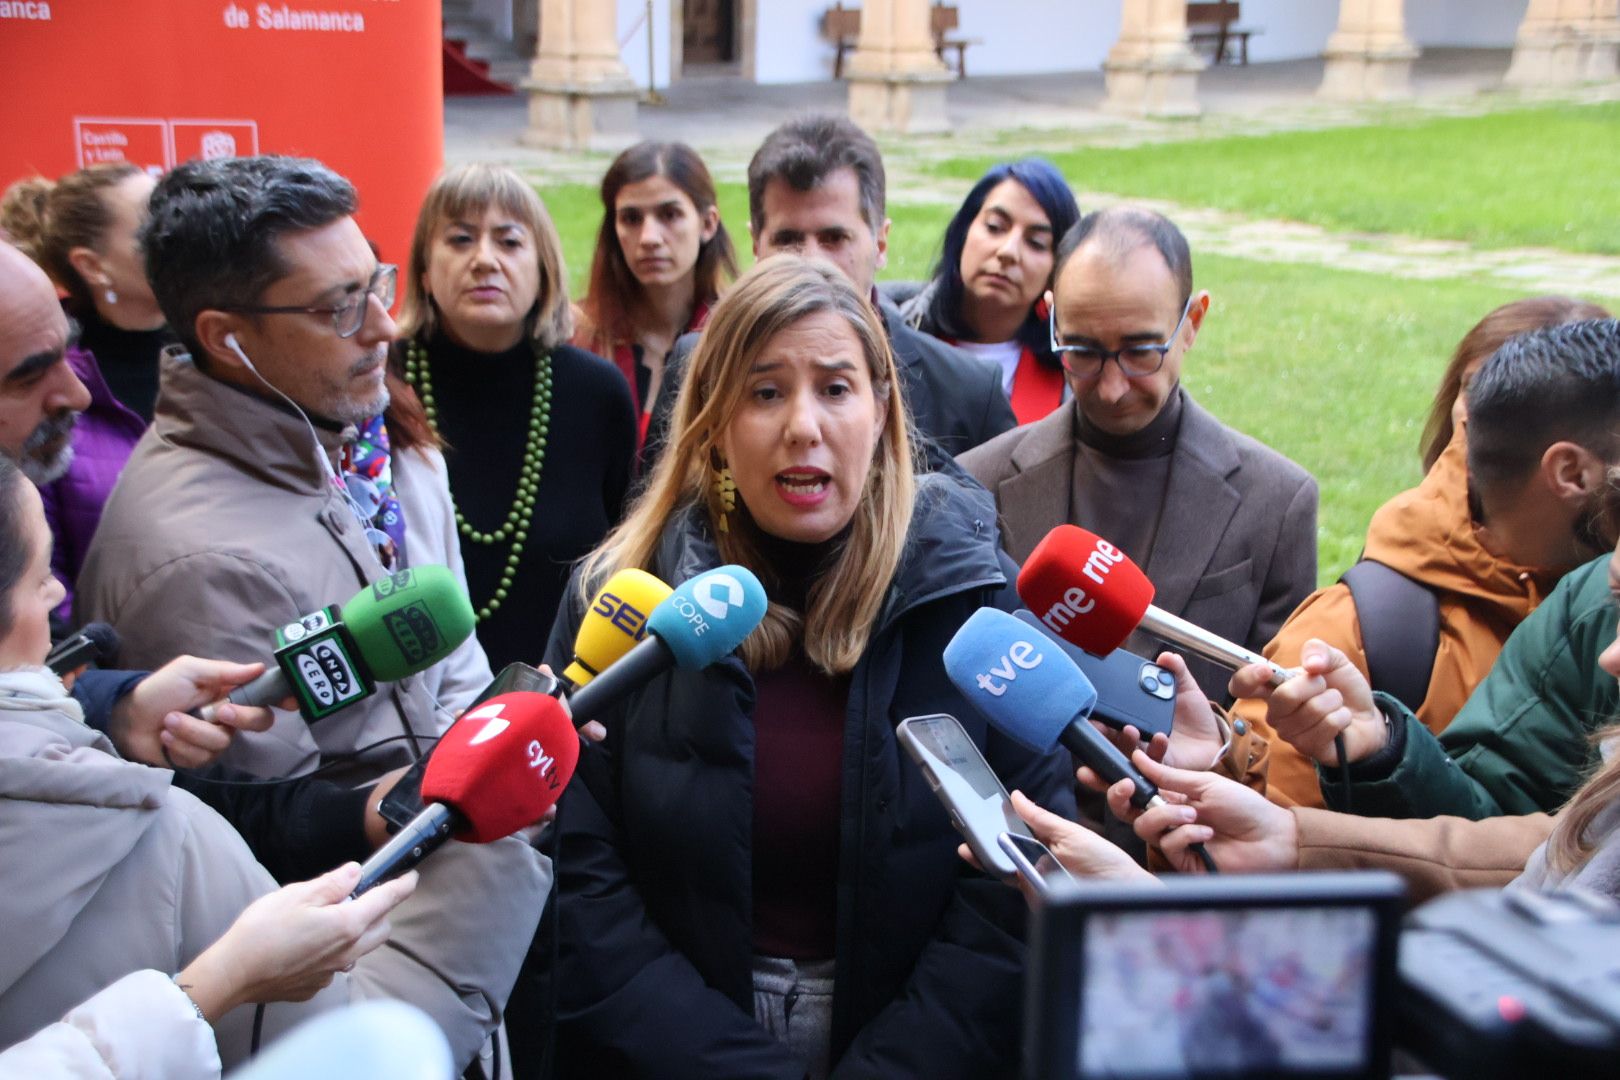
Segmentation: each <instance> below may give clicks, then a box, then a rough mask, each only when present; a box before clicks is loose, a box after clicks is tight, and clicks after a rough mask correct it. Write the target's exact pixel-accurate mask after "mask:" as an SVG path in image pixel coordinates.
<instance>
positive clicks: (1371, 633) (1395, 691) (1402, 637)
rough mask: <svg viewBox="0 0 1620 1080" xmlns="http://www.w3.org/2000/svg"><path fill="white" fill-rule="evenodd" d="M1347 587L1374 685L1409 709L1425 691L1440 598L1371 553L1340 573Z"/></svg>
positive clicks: (1437, 636)
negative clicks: (1379, 560) (1370, 556)
mask: <svg viewBox="0 0 1620 1080" xmlns="http://www.w3.org/2000/svg"><path fill="white" fill-rule="evenodd" d="M1339 580H1340V581H1342V582H1344V584H1345V585H1346V586H1348V587H1349V589H1350V598H1351V600H1352V601H1354V602H1355V605H1356V618H1357V620H1358V621H1359V622H1360V623H1361V643H1362V646H1363V648H1364V649H1365V650H1366V654H1367V673H1368V675H1369V676H1370V680H1369V681H1370V682H1371V683H1372V688H1373V689H1374V690H1382V691H1383V692H1384V693H1386V694H1389V695H1390V696H1391V697H1394V698H1397V699H1399V700H1400V702H1401V703H1402V704H1404V705H1405V706H1406V707H1407V708H1409V709H1411V710H1412V711H1413V712H1416V711H1417V708H1418V706H1419V705H1422V704H1423V699H1424V698H1426V697H1428V696H1429V678H1430V676H1431V675H1432V674H1433V673H1434V658H1435V655H1436V654H1437V653H1438V652H1439V651H1440V599H1439V597H1437V596H1435V594H1434V592H1433V590H1431V589H1430V588H1429V587H1428V586H1426V585H1423V584H1420V583H1419V582H1417V581H1414V580H1412V579H1411V578H1409V577H1407V576H1406V575H1405V574H1403V573H1401V572H1400V571H1398V570H1394V569H1392V568H1390V567H1388V566H1386V565H1384V564H1383V563H1381V562H1377V561H1376V560H1373V559H1362V560H1361V561H1360V562H1358V563H1356V565H1354V566H1352V567H1351V568H1350V569H1348V570H1346V571H1345V572H1344V575H1343V576H1342V577H1340V578H1339Z"/></svg>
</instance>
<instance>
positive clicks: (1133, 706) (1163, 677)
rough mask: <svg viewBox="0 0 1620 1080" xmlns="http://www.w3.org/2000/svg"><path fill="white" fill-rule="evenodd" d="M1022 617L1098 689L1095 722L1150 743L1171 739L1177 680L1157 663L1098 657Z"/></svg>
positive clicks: (1119, 655)
mask: <svg viewBox="0 0 1620 1080" xmlns="http://www.w3.org/2000/svg"><path fill="white" fill-rule="evenodd" d="M1018 617H1019V618H1020V619H1022V620H1024V621H1025V622H1026V623H1028V624H1029V625H1031V626H1033V627H1035V628H1036V629H1037V630H1039V631H1040V632H1041V633H1043V634H1045V635H1046V636H1047V637H1049V638H1051V639H1052V640H1053V641H1054V642H1056V643H1057V644H1058V645H1059V646H1061V647H1062V649H1063V652H1064V654H1065V655H1067V656H1068V658H1069V659H1070V660H1073V661H1074V662H1075V664H1076V665H1078V666H1079V668H1080V670H1081V671H1082V672H1084V673H1085V676H1086V678H1088V679H1090V680H1091V685H1092V686H1095V687H1096V688H1097V706H1096V708H1094V709H1092V711H1091V718H1092V719H1093V720H1101V721H1102V722H1103V723H1105V724H1107V725H1108V726H1110V727H1113V728H1123V727H1125V725H1126V724H1129V725H1131V726H1132V727H1134V728H1136V730H1137V731H1140V732H1141V733H1142V741H1143V742H1147V741H1148V740H1149V739H1151V738H1153V736H1154V735H1157V734H1159V733H1161V732H1162V733H1163V734H1164V736H1165V738H1169V737H1170V731H1171V728H1172V727H1173V726H1174V725H1175V718H1176V677H1175V676H1174V675H1172V674H1170V673H1169V672H1168V671H1166V670H1165V669H1164V668H1162V667H1160V666H1159V665H1158V664H1155V663H1154V662H1153V661H1151V660H1148V659H1145V658H1144V657H1140V656H1137V655H1136V654H1135V653H1133V652H1127V651H1126V650H1124V649H1115V650H1114V651H1113V652H1111V653H1109V654H1108V655H1107V656H1094V655H1092V654H1091V653H1088V652H1086V651H1085V650H1084V649H1081V648H1077V647H1075V646H1073V645H1071V644H1069V643H1068V642H1067V641H1064V640H1063V639H1062V638H1060V637H1058V636H1057V635H1056V634H1055V633H1053V632H1052V631H1051V630H1049V629H1047V628H1046V626H1045V625H1043V624H1042V623H1041V620H1040V619H1038V618H1036V617H1035V615H1034V614H1032V613H1031V612H1028V611H1020V612H1018Z"/></svg>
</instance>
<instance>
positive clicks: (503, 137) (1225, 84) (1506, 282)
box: [445, 49, 1620, 298]
mask: <svg viewBox="0 0 1620 1080" xmlns="http://www.w3.org/2000/svg"><path fill="white" fill-rule="evenodd" d="M1507 61H1508V54H1507V52H1506V51H1503V50H1478V49H1452V50H1435V51H1433V52H1430V53H1427V54H1425V55H1424V56H1423V57H1422V58H1420V60H1419V61H1418V64H1417V66H1416V68H1415V70H1414V73H1413V87H1414V91H1415V93H1414V98H1413V100H1412V101H1411V102H1408V103H1405V104H1402V105H1398V106H1392V105H1372V106H1366V105H1342V104H1331V103H1325V102H1321V101H1318V100H1317V99H1316V98H1315V97H1314V94H1313V91H1314V88H1315V86H1316V85H1317V83H1318V82H1319V81H1320V78H1321V61H1320V60H1301V61H1289V62H1284V63H1272V64H1253V65H1250V66H1249V67H1246V68H1244V67H1233V66H1223V67H1220V68H1212V69H1209V70H1208V71H1206V72H1205V73H1204V75H1203V76H1201V78H1200V98H1201V101H1202V103H1203V106H1204V110H1205V111H1204V115H1203V116H1202V117H1200V118H1198V119H1197V120H1194V121H1187V120H1137V119H1128V118H1122V117H1118V116H1113V115H1110V114H1108V113H1104V112H1103V111H1102V110H1101V108H1100V106H1101V103H1102V99H1103V84H1102V76H1101V74H1100V73H1098V72H1079V73H1070V74H1063V75H1044V76H1029V77H1023V78H974V79H969V80H966V81H963V82H959V83H954V84H952V85H951V87H950V97H949V100H948V112H949V115H950V118H951V121H952V124H953V126H954V130H953V131H952V132H951V133H950V134H946V135H934V136H916V137H906V138H895V139H885V140H883V149H884V159H885V164H886V165H887V167H888V171H889V192H890V199H891V201H892V202H894V203H897V204H899V203H935V204H949V205H954V204H955V203H956V202H957V201H958V200H960V199H961V197H962V195H963V194H964V193H965V192H966V190H967V188H968V187H969V186H970V184H969V182H968V181H962V180H944V179H941V178H939V177H937V176H934V175H932V174H930V173H929V172H928V170H927V166H928V165H929V164H930V163H933V162H936V161H938V160H940V159H942V158H948V157H965V156H984V155H987V154H1002V153H1005V154H1006V155H1008V156H1015V155H1017V154H1020V153H1030V152H1043V153H1056V152H1060V151H1064V150H1070V149H1076V148H1080V147H1098V146H1130V145H1139V144H1142V143H1148V142H1164V141H1171V140H1180V139H1204V138H1214V137H1220V136H1225V135H1235V134H1251V135H1252V134H1263V133H1266V132H1274V131H1285V130H1301V129H1308V128H1322V127H1334V126H1341V125H1347V124H1369V123H1378V122H1398V121H1404V120H1412V119H1417V118H1422V117H1426V116H1435V115H1474V114H1478V113H1482V112H1487V111H1492V110H1496V109H1501V108H1505V107H1509V106H1511V105H1514V104H1519V103H1522V102H1529V101H1536V100H1540V99H1541V97H1545V96H1547V95H1542V96H1536V95H1527V94H1522V93H1513V92H1508V91H1503V90H1501V89H1500V82H1501V77H1502V73H1503V72H1504V71H1505V70H1506V67H1507ZM1552 98H1553V99H1555V100H1559V101H1577V102H1595V101H1612V100H1620V84H1611V85H1605V86H1598V87H1587V88H1581V89H1577V90H1568V91H1562V92H1560V93H1558V94H1557V95H1552ZM844 100H845V91H844V87H843V85H842V84H839V83H832V82H821V83H808V84H803V85H795V86H757V85H754V84H751V83H744V82H741V81H737V80H687V81H683V82H681V83H678V84H676V85H675V86H673V87H671V88H670V89H669V91H668V93H667V96H666V104H663V105H660V106H646V105H644V106H643V107H642V109H641V127H642V131H643V133H644V134H645V135H646V136H647V137H649V138H661V139H672V140H682V141H686V142H689V143H691V144H692V145H693V146H695V147H697V148H698V149H699V150H700V151H701V152H702V153H703V155H704V158H705V160H706V161H707V162H708V164H709V166H710V169H711V170H712V171H713V172H714V174H715V177H716V179H718V180H722V181H741V180H742V179H743V176H744V170H745V169H746V166H747V161H748V157H749V156H750V155H751V154H752V153H753V150H754V147H755V146H757V145H758V143H759V140H760V139H761V138H762V137H763V136H764V135H765V133H766V132H768V131H769V130H770V129H771V128H772V127H774V126H775V125H776V124H778V123H780V122H781V121H782V120H783V119H785V118H786V117H788V116H791V115H794V114H796V113H800V112H807V111H818V110H820V111H842V109H843V108H844ZM525 110H526V103H525V101H524V99H523V98H522V97H515V98H459V99H455V98H453V99H450V100H449V101H447V102H446V104H445V157H446V160H447V161H450V162H457V161H468V160H482V161H499V162H502V163H505V164H508V165H511V166H513V167H514V168H516V169H518V170H519V171H520V172H522V173H524V174H525V175H527V176H529V177H531V178H532V179H534V180H535V181H536V182H539V183H565V182H577V183H585V184H592V185H594V184H595V183H596V182H597V180H599V179H600V177H601V174H602V171H603V170H604V169H605V168H606V165H607V162H608V160H609V159H610V157H611V155H608V154H603V153H563V152H557V151H548V150H540V149H536V148H532V147H525V146H522V145H520V144H519V142H518V135H519V134H520V133H521V132H522V130H523V127H524V123H525V119H526V112H525ZM1080 200H1081V205H1083V206H1085V207H1087V208H1088V209H1089V208H1092V207H1095V206H1103V205H1108V204H1109V203H1112V202H1117V201H1120V197H1119V196H1117V195H1114V194H1110V193H1107V192H1088V193H1080ZM1135 201H1143V202H1149V204H1150V205H1154V206H1157V207H1158V208H1159V209H1161V210H1163V211H1164V212H1165V213H1166V214H1168V215H1169V216H1170V217H1172V218H1174V219H1175V221H1176V222H1177V223H1178V224H1179V225H1180V226H1181V227H1182V229H1183V230H1184V231H1185V232H1186V233H1187V237H1188V240H1189V241H1190V242H1191V243H1192V245H1193V247H1194V248H1195V249H1196V250H1203V251H1212V252H1218V253H1220V254H1223V255H1234V256H1240V257H1244V258H1252V259H1260V260H1266V261H1271V262H1285V263H1297V264H1306V265H1316V266H1328V267H1332V268H1334V269H1347V270H1362V271H1366V272H1369V273H1377V274H1384V275H1388V276H1392V277H1398V278H1409V279H1435V278H1471V279H1475V280H1482V281H1486V282H1489V283H1492V284H1498V285H1502V286H1504V287H1507V288H1512V289H1516V290H1521V291H1524V292H1526V293H1538V292H1569V293H1576V294H1580V295H1584V296H1592V297H1601V298H1610V297H1615V298H1620V257H1616V256H1604V255H1583V254H1575V253H1570V252H1564V251H1558V250H1553V249H1535V248H1522V249H1501V248H1494V249H1486V248H1475V247H1473V246H1472V245H1469V244H1466V243H1462V242H1456V241H1445V240H1427V239H1419V238H1414V237H1407V236H1398V235H1390V234H1375V233H1355V232H1340V231H1333V230H1328V229H1323V228H1321V227H1318V226H1314V225H1307V224H1302V223H1299V222H1292V221H1275V220H1265V219H1256V218H1249V217H1245V216H1243V215H1241V214H1235V213H1230V212H1227V211H1221V210H1213V209H1209V208H1205V207H1192V206H1180V205H1173V204H1168V203H1153V202H1150V201H1149V200H1135Z"/></svg>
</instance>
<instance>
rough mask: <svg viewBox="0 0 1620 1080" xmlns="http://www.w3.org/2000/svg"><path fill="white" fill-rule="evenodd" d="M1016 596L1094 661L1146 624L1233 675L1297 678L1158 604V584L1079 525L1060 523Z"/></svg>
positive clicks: (1028, 566)
mask: <svg viewBox="0 0 1620 1080" xmlns="http://www.w3.org/2000/svg"><path fill="white" fill-rule="evenodd" d="M1018 596H1019V599H1021V600H1023V601H1024V605H1025V606H1026V607H1028V608H1029V610H1030V611H1031V612H1033V613H1034V614H1035V617H1036V618H1038V619H1040V620H1041V622H1042V624H1044V625H1045V626H1047V627H1048V628H1050V629H1051V631H1052V632H1053V633H1055V634H1057V635H1058V636H1059V637H1061V638H1062V639H1063V640H1064V641H1067V642H1068V643H1069V644H1071V645H1076V646H1078V647H1080V648H1082V649H1084V650H1086V652H1088V653H1092V654H1094V655H1096V656H1106V655H1107V654H1109V653H1111V652H1113V651H1114V650H1115V649H1117V648H1119V647H1120V646H1121V645H1123V644H1125V639H1126V638H1128V637H1130V636H1131V631H1133V630H1135V629H1137V628H1138V627H1141V628H1142V629H1143V630H1146V631H1147V632H1148V633H1150V634H1152V635H1154V636H1155V637H1159V638H1163V639H1164V640H1165V641H1168V642H1169V643H1171V644H1172V645H1178V646H1180V647H1181V648H1183V649H1186V650H1187V651H1188V652H1190V653H1194V654H1196V655H1198V656H1201V657H1203V658H1204V659H1206V660H1210V661H1213V662H1214V663H1217V664H1220V665H1221V666H1223V667H1228V668H1231V669H1232V670H1234V671H1236V670H1237V669H1238V668H1240V667H1244V666H1245V665H1248V664H1265V665H1266V666H1267V667H1269V668H1270V669H1271V683H1272V685H1273V686H1280V685H1281V684H1282V683H1283V682H1284V681H1285V680H1287V679H1288V678H1290V677H1291V676H1293V675H1294V674H1297V673H1296V672H1292V671H1289V670H1288V669H1287V668H1284V667H1280V666H1278V665H1277V664H1274V663H1272V662H1271V661H1270V660H1267V659H1266V658H1265V657H1263V656H1261V655H1260V654H1259V653H1256V652H1251V651H1250V650H1248V649H1245V648H1244V647H1243V646H1241V645H1237V644H1234V643H1233V642H1230V641H1227V640H1226V639H1225V638H1223V637H1219V636H1217V635H1215V634H1212V633H1210V632H1209V631H1208V630H1205V629H1204V628H1203V627H1201V626H1194V625H1193V624H1192V623H1190V622H1188V621H1187V620H1186V619H1183V618H1182V617H1181V616H1179V615H1172V614H1170V613H1169V612H1168V611H1164V610H1162V609H1160V608H1156V607H1154V606H1153V582H1151V581H1149V580H1148V579H1147V575H1146V574H1144V573H1142V569H1141V567H1139V566H1137V565H1136V564H1135V563H1133V562H1131V560H1130V559H1129V558H1127V557H1126V555H1125V553H1124V552H1123V551H1121V550H1119V548H1117V547H1115V546H1114V545H1113V544H1110V543H1109V542H1108V541H1106V540H1104V539H1103V538H1102V537H1100V536H1097V535H1096V534H1094V533H1089V532H1087V531H1086V530H1084V529H1082V528H1080V527H1079V526H1078V525H1059V526H1058V527H1057V528H1055V529H1053V530H1052V531H1051V532H1049V533H1047V534H1046V536H1045V538H1044V539H1042V540H1041V542H1040V543H1039V544H1037V545H1035V550H1034V551H1032V552H1030V555H1029V558H1028V559H1026V560H1024V566H1023V569H1021V570H1020V571H1019V572H1018Z"/></svg>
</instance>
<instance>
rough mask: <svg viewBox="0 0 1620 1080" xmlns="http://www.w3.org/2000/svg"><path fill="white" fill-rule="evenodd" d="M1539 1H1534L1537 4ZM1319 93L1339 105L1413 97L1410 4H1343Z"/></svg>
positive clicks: (1398, 0)
mask: <svg viewBox="0 0 1620 1080" xmlns="http://www.w3.org/2000/svg"><path fill="white" fill-rule="evenodd" d="M1532 2H1534V0H1532ZM1322 55H1323V57H1324V58H1325V59H1326V60H1327V65H1326V66H1325V67H1324V68H1323V70H1322V86H1321V88H1320V89H1319V90H1318V91H1317V92H1318V93H1319V94H1320V95H1321V96H1322V97H1325V98H1330V99H1332V100H1334V101H1397V100H1400V99H1402V98H1407V97H1411V96H1412V61H1414V60H1416V59H1417V57H1418V48H1417V46H1416V45H1414V44H1412V40H1411V39H1410V38H1408V37H1407V36H1406V0H1339V27H1338V29H1337V30H1335V31H1334V32H1333V36H1332V37H1330V38H1328V43H1327V47H1326V48H1325V49H1323V50H1322Z"/></svg>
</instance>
